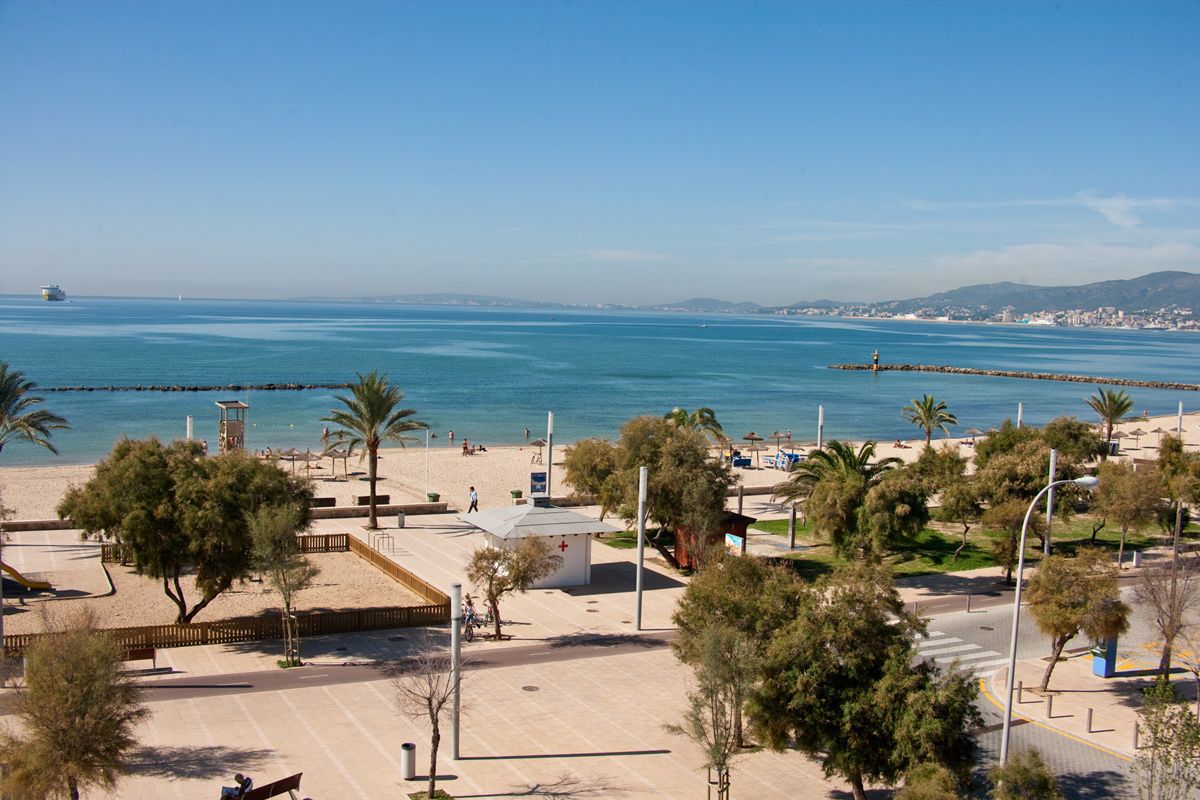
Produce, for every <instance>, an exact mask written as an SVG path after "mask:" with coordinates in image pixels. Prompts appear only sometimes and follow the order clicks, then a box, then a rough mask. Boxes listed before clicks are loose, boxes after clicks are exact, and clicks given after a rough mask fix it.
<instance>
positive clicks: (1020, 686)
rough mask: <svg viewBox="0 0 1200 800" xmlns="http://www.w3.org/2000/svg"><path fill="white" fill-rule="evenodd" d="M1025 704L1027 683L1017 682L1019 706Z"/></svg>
mask: <svg viewBox="0 0 1200 800" xmlns="http://www.w3.org/2000/svg"><path fill="white" fill-rule="evenodd" d="M1024 702H1025V681H1017V705H1021V703H1024Z"/></svg>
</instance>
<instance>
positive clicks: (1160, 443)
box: [1150, 428, 1171, 447]
mask: <svg viewBox="0 0 1200 800" xmlns="http://www.w3.org/2000/svg"><path fill="white" fill-rule="evenodd" d="M1150 432H1151V433H1157V434H1158V444H1157V445H1156V447H1162V437H1163V434H1164V433H1171V431H1168V430H1164V429H1162V428H1155V429H1154V430H1152V431H1150Z"/></svg>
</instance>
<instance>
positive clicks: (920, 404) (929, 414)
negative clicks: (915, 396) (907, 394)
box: [900, 394, 958, 448]
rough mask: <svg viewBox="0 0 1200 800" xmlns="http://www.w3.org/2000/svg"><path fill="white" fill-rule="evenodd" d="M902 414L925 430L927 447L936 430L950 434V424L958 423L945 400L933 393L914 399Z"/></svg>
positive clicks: (901, 411)
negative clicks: (939, 398)
mask: <svg viewBox="0 0 1200 800" xmlns="http://www.w3.org/2000/svg"><path fill="white" fill-rule="evenodd" d="M900 416H902V417H904V418H905V419H906V420H908V421H909V422H911V423H912V424H913V425H916V426H917V427H918V428H920V429H921V430H922V431H924V432H925V447H926V448H929V446H930V444H929V443H930V441H931V440H932V439H933V432H934V431H941V432H942V433H944V434H946V435H947V436H949V435H950V427H949V426H951V425H957V424H958V417H956V416H954V415H953V414H951V413H950V411H949V410H948V407H947V406H946V403H945V401H943V400H938V399H937V398H936V397H934V396H933V395H931V394H927V395H922V397H921V399H920V400H913V401H912V402H911V403H909V404H908V405H907V406H905V407H904V408H902V409H900Z"/></svg>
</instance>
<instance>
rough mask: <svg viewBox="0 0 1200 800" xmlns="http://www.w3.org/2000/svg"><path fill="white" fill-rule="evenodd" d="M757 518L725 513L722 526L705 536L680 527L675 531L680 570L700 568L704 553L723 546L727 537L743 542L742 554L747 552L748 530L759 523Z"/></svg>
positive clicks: (732, 512)
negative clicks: (711, 548) (709, 549)
mask: <svg viewBox="0 0 1200 800" xmlns="http://www.w3.org/2000/svg"><path fill="white" fill-rule="evenodd" d="M757 521H758V518H757V517H747V516H746V515H744V514H738V513H736V512H734V511H727V512H725V516H723V517H722V518H721V522H720V524H719V525H718V526H717V527H716V528H714V529H712V530H709V531H706V532H705V533H704V534H703V535H698V534H697V533H696V532H695V531H693V530H692V529H691V528H687V527H684V526H682V525H681V526H679V527H678V528H676V529H675V560H676V561H677V562H678V563H679V568H680V569H695V568H697V567H699V566H700V559H701V558H702V557H703V556H704V551H705V550H707V549H708V548H710V547H719V546H723V545H724V543H725V540H726V537H729V536H732V537H735V538H737V539H740V540H741V548H740V549H741V552H742V553H745V552H746V528H748V527H749V526H750V525H751V524H752V523H754V522H757Z"/></svg>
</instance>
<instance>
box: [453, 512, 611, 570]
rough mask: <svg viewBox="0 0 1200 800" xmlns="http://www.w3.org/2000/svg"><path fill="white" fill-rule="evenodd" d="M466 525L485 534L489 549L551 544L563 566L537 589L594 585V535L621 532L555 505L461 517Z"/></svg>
mask: <svg viewBox="0 0 1200 800" xmlns="http://www.w3.org/2000/svg"><path fill="white" fill-rule="evenodd" d="M459 519H461V520H462V521H463V522H466V523H468V524H470V525H474V526H475V527H476V528H479V529H480V530H482V531H483V532H484V540H485V541H486V542H487V545H488V546H489V547H496V548H501V549H505V550H511V549H512V548H514V547H516V546H517V544H518V543H519V542H520V541H521V540H522V539H528V538H531V537H538V538H543V539H546V540H547V541H549V543H550V545H551V547H553V548H554V550H555V552H557V553H558V554H559V555H560V556H562V560H563V563H562V566H560V567H559V568H558V569H557V570H555V571H554V572H553V573H551V574H550V575H548V576H547V577H545V578H543V579H542V580H540V581H538V582H537V583H535V584H534V585H533V588H534V589H556V588H561V587H564V586H583V585H586V584H588V583H591V581H592V534H594V533H610V532H615V531H619V530H621V529H620V528H617V527H614V526H612V525H609V524H608V523H607V522H599V521H598V520H594V519H591V518H590V517H586V516H584V515H583V514H577V513H576V512H574V511H567V510H566V509H564V508H559V507H557V506H551V505H535V504H534V503H528V504H525V505H520V506H507V507H504V508H490V509H488V510H486V511H475V512H473V513H471V514H461V515H460V516H459Z"/></svg>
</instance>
